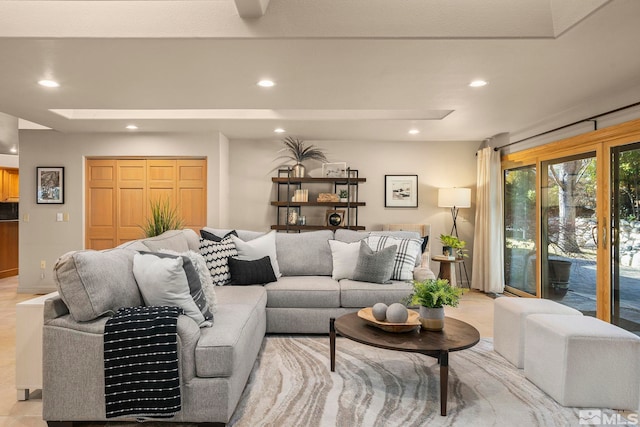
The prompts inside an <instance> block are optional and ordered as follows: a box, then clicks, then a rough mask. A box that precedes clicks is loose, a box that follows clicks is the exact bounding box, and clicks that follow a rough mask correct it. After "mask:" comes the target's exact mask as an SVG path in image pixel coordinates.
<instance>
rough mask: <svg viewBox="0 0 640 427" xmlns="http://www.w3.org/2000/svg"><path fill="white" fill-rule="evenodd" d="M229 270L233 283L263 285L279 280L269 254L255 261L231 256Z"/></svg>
mask: <svg viewBox="0 0 640 427" xmlns="http://www.w3.org/2000/svg"><path fill="white" fill-rule="evenodd" d="M229 271H230V272H231V283H230V284H231V285H263V284H265V283H269V282H275V281H277V280H278V279H277V278H276V274H275V273H274V272H273V267H272V266H271V258H269V257H268V256H265V257H264V258H260V259H256V260H253V261H245V260H241V259H238V258H229Z"/></svg>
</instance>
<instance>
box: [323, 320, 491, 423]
mask: <svg viewBox="0 0 640 427" xmlns="http://www.w3.org/2000/svg"><path fill="white" fill-rule="evenodd" d="M329 322H330V323H329V348H330V352H331V372H334V371H335V368H336V333H338V334H340V335H341V336H343V337H345V338H348V339H350V340H353V341H356V342H359V343H362V344H366V345H370V346H372V347H379V348H385V349H388V350H396V351H408V352H412V353H421V354H424V355H427V356H431V357H435V358H436V359H438V364H439V365H440V415H447V385H448V381H449V353H450V352H452V351H459V350H464V349H467V348H469V347H473V346H474V345H476V344H477V343H478V341H480V333H479V332H478V330H477V329H476V328H474V327H473V326H471V325H469V324H468V323H465V322H463V321H461V320H457V319H453V318H451V317H445V319H444V330H442V331H438V332H434V331H427V330H424V329H419V330H414V331H411V332H404V333H393V332H386V331H383V330H381V329H378V328H376V327H374V326H371V325H369V324H367V322H365V321H364V320H363V319H361V318H360V317H358V313H350V314H345V315H344V316H340V317H338V318H337V319H334V318H331V319H330V321H329Z"/></svg>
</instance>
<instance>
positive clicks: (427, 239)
mask: <svg viewBox="0 0 640 427" xmlns="http://www.w3.org/2000/svg"><path fill="white" fill-rule="evenodd" d="M428 244H429V236H424V237H423V238H422V253H424V250H425V249H427V245H428Z"/></svg>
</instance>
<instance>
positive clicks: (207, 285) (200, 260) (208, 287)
mask: <svg viewBox="0 0 640 427" xmlns="http://www.w3.org/2000/svg"><path fill="white" fill-rule="evenodd" d="M160 252H162V253H166V254H171V255H181V256H186V257H189V259H190V260H191V264H193V268H195V270H196V272H197V273H198V277H199V278H200V284H201V285H202V293H204V297H205V298H206V299H207V305H208V306H209V310H211V312H212V313H215V312H216V308H217V305H218V297H217V296H216V291H215V289H216V286H215V285H214V284H213V277H211V272H210V271H209V268H208V267H207V261H206V260H205V259H204V257H203V256H202V255H201V254H200V253H198V252H196V251H193V250H191V249H190V250H188V251H187V252H176V251H173V250H171V249H162V250H160Z"/></svg>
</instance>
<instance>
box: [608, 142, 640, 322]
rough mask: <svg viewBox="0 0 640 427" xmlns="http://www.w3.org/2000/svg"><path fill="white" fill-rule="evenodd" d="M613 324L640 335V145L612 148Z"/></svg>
mask: <svg viewBox="0 0 640 427" xmlns="http://www.w3.org/2000/svg"><path fill="white" fill-rule="evenodd" d="M611 163H612V166H611V186H612V192H611V195H612V199H611V200H612V203H611V229H612V231H613V235H612V251H611V254H612V255H611V296H612V298H611V322H612V323H614V324H616V325H619V326H621V327H623V328H625V329H628V330H630V331H632V332H635V333H640V143H636V144H630V145H624V146H619V147H613V148H611Z"/></svg>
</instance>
